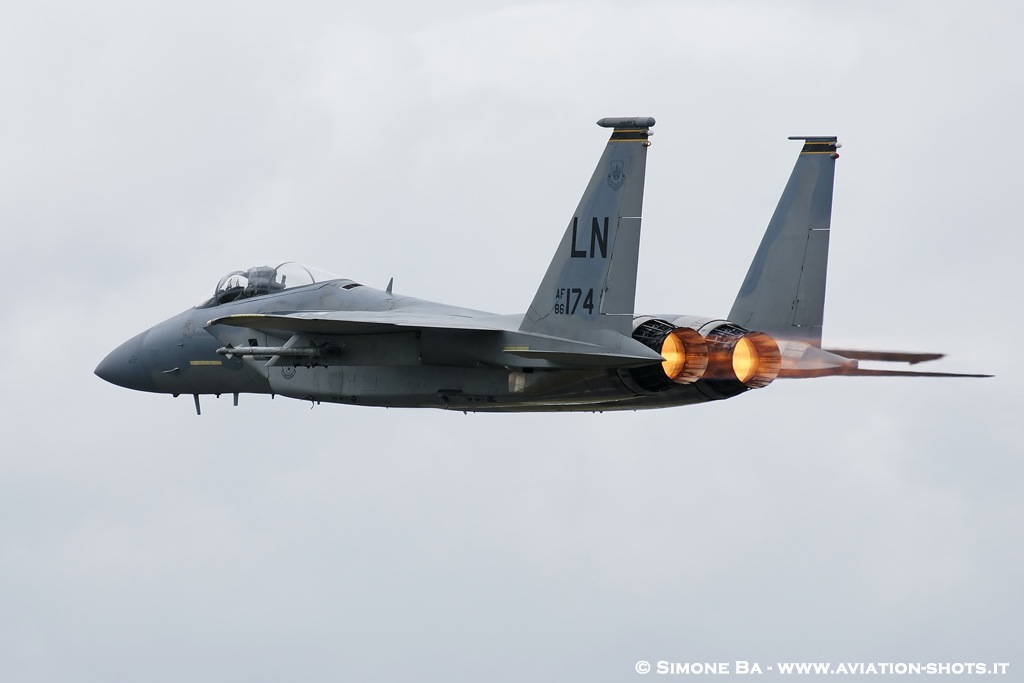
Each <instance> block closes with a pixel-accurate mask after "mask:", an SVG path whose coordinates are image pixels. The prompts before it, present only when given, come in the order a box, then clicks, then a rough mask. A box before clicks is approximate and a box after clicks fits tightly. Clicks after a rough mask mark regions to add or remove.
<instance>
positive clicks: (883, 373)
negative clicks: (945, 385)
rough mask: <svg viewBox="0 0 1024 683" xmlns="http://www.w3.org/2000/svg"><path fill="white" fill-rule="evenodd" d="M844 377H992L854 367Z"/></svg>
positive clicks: (958, 373) (845, 372)
mask: <svg viewBox="0 0 1024 683" xmlns="http://www.w3.org/2000/svg"><path fill="white" fill-rule="evenodd" d="M841 374H842V375H843V376H844V377H993V376H994V375H974V374H968V373H961V372H920V371H918V370H868V369H865V368H856V369H853V370H846V371H844V372H843V373H841Z"/></svg>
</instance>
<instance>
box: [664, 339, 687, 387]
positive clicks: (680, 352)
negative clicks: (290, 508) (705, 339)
mask: <svg viewBox="0 0 1024 683" xmlns="http://www.w3.org/2000/svg"><path fill="white" fill-rule="evenodd" d="M661 355H662V357H664V359H665V360H664V361H663V362H662V364H661V367H662V369H663V370H664V371H665V376H666V377H668V378H669V379H675V378H676V377H678V376H679V374H680V373H681V372H682V371H683V368H684V367H685V366H686V345H685V344H683V341H682V340H681V339H680V338H679V337H677V336H676V335H674V334H669V335H668V336H667V337H665V341H663V342H662V344H661Z"/></svg>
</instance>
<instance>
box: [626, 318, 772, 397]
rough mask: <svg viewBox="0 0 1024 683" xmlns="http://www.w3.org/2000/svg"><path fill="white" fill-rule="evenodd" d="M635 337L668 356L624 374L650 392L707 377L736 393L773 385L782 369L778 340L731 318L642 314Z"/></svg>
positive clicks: (636, 326) (636, 320)
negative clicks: (669, 316)
mask: <svg viewBox="0 0 1024 683" xmlns="http://www.w3.org/2000/svg"><path fill="white" fill-rule="evenodd" d="M633 339H635V340H637V341H638V342H640V343H642V344H644V345H645V346H647V347H648V348H651V349H653V350H655V351H657V352H658V353H660V354H661V355H662V357H663V358H664V359H665V360H664V361H663V362H662V363H661V364H660V365H649V366H644V367H640V368H632V369H630V370H629V371H628V372H627V373H626V375H624V379H628V380H629V381H630V383H631V384H632V385H635V388H637V389H639V390H642V391H645V392H658V391H664V390H665V389H668V388H670V387H672V386H673V385H677V384H693V383H695V382H697V381H699V380H707V381H710V382H712V383H714V384H716V385H717V386H719V388H720V389H726V387H727V386H732V387H735V389H726V391H727V392H728V393H730V394H731V393H733V392H735V391H743V390H744V389H757V388H761V387H766V386H768V385H769V384H771V383H772V381H773V380H774V379H775V378H776V377H778V375H779V371H780V370H781V368H782V354H781V353H780V352H779V346H778V344H777V343H776V342H775V340H774V339H772V338H771V337H770V336H768V335H767V334H764V333H763V332H751V331H750V330H747V329H744V328H742V327H740V326H739V325H735V324H733V323H730V322H729V321H727V320H717V319H708V318H696V317H693V316H683V317H680V318H676V319H675V320H672V321H671V322H670V321H668V320H664V319H662V318H653V317H650V316H643V317H637V318H634V320H633ZM720 382H725V383H726V385H721V384H718V383H720Z"/></svg>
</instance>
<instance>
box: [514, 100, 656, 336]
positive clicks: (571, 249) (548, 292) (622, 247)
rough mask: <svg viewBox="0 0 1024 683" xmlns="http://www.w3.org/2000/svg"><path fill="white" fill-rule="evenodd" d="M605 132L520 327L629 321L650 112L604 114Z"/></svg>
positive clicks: (574, 330)
mask: <svg viewBox="0 0 1024 683" xmlns="http://www.w3.org/2000/svg"><path fill="white" fill-rule="evenodd" d="M597 125H599V126H602V127H605V128H612V129H613V130H612V134H611V137H610V139H609V140H608V144H607V146H606V147H605V150H604V153H603V154H602V155H601V160H600V161H599V162H598V163H597V168H596V169H595V170H594V175H593V176H592V177H591V179H590V184H589V185H587V189H586V191H585V192H584V193H583V198H582V199H580V203H579V206H577V207H576V212H575V213H574V214H573V217H572V219H571V220H570V221H569V225H568V227H567V228H566V230H565V234H564V235H563V236H562V241H561V242H560V243H559V245H558V250H557V251H556V252H555V256H554V258H553V259H552V260H551V265H550V266H548V271H547V273H546V274H545V275H544V279H543V280H542V281H541V284H540V288H539V289H538V290H537V294H536V295H535V296H534V298H533V303H532V304H530V308H529V310H528V311H527V313H526V316H525V317H524V319H523V323H522V326H521V327H520V329H522V330H524V331H527V332H537V333H540V334H549V335H552V336H557V337H564V338H569V339H593V338H595V337H596V336H597V335H599V334H600V333H602V332H605V331H607V330H611V331H614V332H618V333H621V334H623V335H626V336H629V334H630V333H631V332H632V329H633V327H632V325H633V301H634V298H635V295H636V271H637V260H638V258H639V253H640V213H641V207H642V205H643V195H644V173H645V170H646V166H647V148H648V146H649V145H650V142H649V141H648V137H649V136H650V134H651V133H650V127H651V126H653V125H654V119H653V118H650V117H631V118H606V119H601V120H600V121H598V122H597Z"/></svg>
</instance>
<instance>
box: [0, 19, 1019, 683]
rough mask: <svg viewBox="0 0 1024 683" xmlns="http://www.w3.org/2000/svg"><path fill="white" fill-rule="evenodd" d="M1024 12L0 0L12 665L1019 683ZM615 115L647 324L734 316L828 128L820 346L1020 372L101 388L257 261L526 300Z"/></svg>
mask: <svg viewBox="0 0 1024 683" xmlns="http://www.w3.org/2000/svg"><path fill="white" fill-rule="evenodd" d="M1022 24H1024V9H1022V8H1021V7H1020V6H1018V4H1016V3H1010V2H1003V3H1000V2H991V3H958V2H900V3H872V2H868V3H853V4H851V3H846V4H838V3H827V4H826V3H813V2H782V3H775V6H774V7H769V6H768V5H767V4H765V3H749V4H747V3H737V2H725V3H721V2H719V3H713V2H635V3H632V4H629V5H623V4H622V3H602V2H586V3H583V2H568V3H558V4H546V3H537V4H533V3H525V2H522V3H521V2H506V3H469V2H449V3H445V2H441V3H431V4H429V5H426V4H422V5H421V4H416V3H376V4H374V5H372V6H368V7H353V6H344V5H342V4H337V3H320V2H306V3H298V4H291V5H283V4H281V5H270V4H269V3H262V4H261V3H256V4H254V3H244V2H233V3H216V4H213V5H210V4H208V3H173V4H172V3H139V2H123V3H118V2H103V3H92V4H90V5H89V6H88V8H85V6H83V5H80V4H78V3H57V2H52V3H7V4H5V5H3V6H2V7H0V63H3V64H5V65H6V66H5V67H4V68H3V69H2V70H0V112H2V120H3V125H2V126H0V151H2V152H0V186H2V187H3V191H2V192H0V226H2V230H3V237H4V255H5V256H6V258H5V259H4V261H5V263H6V265H7V268H8V273H7V282H8V283H10V284H12V285H13V288H10V287H9V288H8V296H7V297H5V298H4V299H3V300H2V301H0V326H2V327H0V329H3V330H4V331H5V333H6V335H7V348H6V353H4V354H3V359H2V360H0V372H2V381H3V387H4V392H3V398H2V401H3V406H2V408H3V410H2V411H0V426H2V427H3V431H4V433H5V434H6V435H7V446H6V447H5V448H4V452H3V454H2V455H0V678H2V679H3V680H11V681H112V680H145V681H175V682H177V681H182V680H190V681H261V680H266V681H278V680H303V681H336V680H413V679H419V680H452V681H475V680H499V681H523V680H536V681H544V680H551V681H564V680H600V681H605V680H607V681H620V680H643V679H642V677H641V676H639V675H637V674H636V673H634V670H633V666H634V663H635V662H636V661H637V660H639V659H649V660H651V661H657V660H659V659H665V660H671V661H722V660H725V661H728V660H735V659H745V660H759V661H761V662H762V663H774V662H776V661H788V660H797V661H829V660H831V661H991V662H1001V661H1010V662H1011V672H1012V670H1015V669H1019V668H1020V667H1024V659H1022V658H1021V657H1020V655H1021V654H1022V649H1021V645H1020V636H1019V630H1020V629H1019V627H1020V615H1021V613H1022V611H1024V596H1022V587H1021V586H1022V584H1021V581H1020V571H1019V568H1020V566H1021V564H1022V560H1024V553H1022V531H1021V530H1022V528H1024V527H1022V524H1024V503H1022V502H1021V501H1022V500H1024V495H1022V494H1024V486H1022V466H1021V454H1022V452H1024V437H1022V436H1021V429H1020V403H1021V402H1020V398H1019V389H1018V386H1017V385H1018V383H1019V381H1020V378H1021V371H1020V369H1019V367H1018V366H1017V364H1016V362H1017V361H1018V359H1019V356H1020V354H1019V352H1018V351H1017V346H1016V345H1017V340H1019V339H1020V338H1021V336H1022V335H1024V323H1022V322H1021V315H1020V305H1019V303H1018V299H1019V297H1018V290H1019V280H1020V253H1021V249H1022V246H1024V240H1022V237H1021V231H1020V225H1019V222H1020V219H1019V210H1018V205H1019V203H1020V201H1019V195H1018V192H1019V186H1020V184H1021V183H1020V181H1021V172H1020V170H1019V162H1018V160H1017V159H1016V156H1017V149H1016V148H1017V143H1016V139H1015V134H1016V132H1017V130H1018V128H1019V120H1020V117H1021V110H1022V101H1024V76H1022V73H1021V68H1020V67H1021V64H1022V63H1024V46H1022V44H1021V41H1020V37H1019V31H1020V26H1021V25H1022ZM619 115H652V116H655V117H656V118H657V119H658V124H657V125H656V126H655V128H654V129H653V130H654V132H655V136H654V138H653V143H654V145H653V147H652V148H651V150H650V155H649V162H648V169H647V192H646V200H645V209H644V218H645V220H644V238H643V243H642V246H641V265H640V268H641V272H640V278H639V282H638V292H637V310H638V311H639V312H647V311H673V312H678V313H695V314H708V315H724V314H725V313H727V312H728V310H729V306H730V304H731V302H732V298H733V296H734V295H735V292H736V289H737V288H738V286H739V284H740V281H741V280H742V278H743V275H744V273H745V272H746V268H747V265H748V263H749V260H750V258H751V256H752V255H753V252H754V250H755V248H756V246H757V244H758V241H759V240H760V236H761V233H762V231H763V230H764V227H765V225H766V224H767V221H768V218H769V217H770V215H771V212H772V210H773V209H774V206H775V202H776V200H777V199H778V195H779V193H780V192H781V190H782V187H783V185H784V184H785V181H786V178H787V177H788V174H789V171H790V169H791V168H792V165H793V163H794V162H795V160H796V155H797V152H798V151H799V143H795V142H790V141H787V140H786V137H787V136H788V135H796V134H836V135H838V136H839V139H840V141H841V142H842V143H843V144H844V147H843V149H842V150H841V158H840V159H839V161H838V162H837V163H838V165H837V171H836V192H835V205H834V212H833V231H832V245H831V246H832V251H831V258H830V273H829V290H828V297H827V304H826V318H825V335H824V336H825V341H826V344H833V345H837V346H838V345H849V346H862V347H869V348H882V349H893V350H914V351H942V352H947V353H949V354H950V357H949V358H948V359H946V360H943V361H941V362H939V363H937V364H935V365H934V369H936V370H947V371H952V372H957V371H960V372H971V371H980V372H994V373H996V374H997V375H998V376H997V377H996V378H994V379H989V380H948V381H943V380H927V379H924V380H910V379H892V380H881V379H879V380H873V379H868V378H848V379H846V378H834V379H825V380H820V381H791V382H783V381H779V382H776V383H775V384H773V385H772V386H770V387H768V388H767V389H765V390H761V391H752V392H749V393H748V394H746V395H743V396H741V397H738V398H735V399H732V400H730V401H725V402H719V403H715V404H709V405H704V406H697V407H692V408H680V409H672V410H663V411H655V412H647V413H629V414H621V415H618V414H614V415H613V414H605V415H522V416H519V415H496V416H489V415H469V416H463V415H462V414H448V413H444V412H440V411H403V410H382V409H358V408H351V407H337V406H319V407H316V408H314V409H312V410H311V409H310V406H309V405H308V404H303V403H300V402H296V401H288V400H284V399H277V400H271V399H269V398H267V397H260V396H248V397H247V396H243V397H242V400H241V405H240V406H239V407H238V408H233V407H232V406H231V401H230V398H227V397H226V398H222V399H220V400H219V401H218V400H214V399H209V400H206V401H205V403H204V414H203V416H202V417H201V418H197V417H196V416H195V414H194V412H193V409H192V405H191V399H189V398H187V397H186V398H182V399H178V400H172V399H171V398H169V397H167V396H157V395H147V394H137V393H133V392H129V391H127V390H123V389H119V388H117V387H114V386H111V385H108V384H106V383H104V382H102V381H101V380H99V379H98V378H96V377H94V376H93V375H92V370H93V368H94V367H95V365H96V363H98V362H99V360H100V359H101V358H102V357H103V356H104V354H105V353H107V352H108V351H109V350H111V349H112V348H113V347H114V346H116V345H117V344H119V343H120V342H122V341H123V340H124V339H126V338H128V337H129V336H131V335H133V334H135V333H137V332H139V331H141V330H142V329H144V328H146V327H148V326H150V325H153V324H155V323H157V322H159V321H160V320H162V319H164V318H166V317H169V316H170V315H172V314H174V313H176V312H178V311H180V310H182V309H184V308H185V307H187V306H190V305H193V304H195V303H198V302H199V301H200V300H201V299H203V298H205V297H206V296H208V295H209V294H210V292H211V291H212V289H213V287H214V285H215V284H216V282H217V279H218V278H219V277H220V276H221V275H222V274H224V273H225V272H227V271H229V270H233V269H236V268H240V267H245V266H248V265H251V264H252V263H254V262H257V261H264V260H265V261H273V260H297V261H301V262H307V263H310V264H312V265H315V266H318V267H321V268H324V269H327V270H330V271H333V272H336V273H338V274H340V275H344V276H347V277H352V278H354V279H356V280H359V281H361V282H364V283H365V284H368V285H373V286H377V287H383V286H384V285H385V284H386V283H387V281H388V278H390V277H392V276H394V277H395V289H396V291H401V292H403V293H409V294H412V295H415V296H419V297H422V298H426V299H431V300H437V301H445V302H449V303H453V304H458V305H463V306H467V307H471V308H478V309H484V310H493V311H496V312H500V313H513V312H521V311H523V310H525V308H526V307H527V305H528V304H529V301H530V299H531V298H532V296H533V293H534V290H535V288H536V285H537V283H538V282H539V281H540V278H541V276H542V275H543V272H544V269H545V268H546V267H547V264H548V261H549V259H550V255H551V251H552V250H553V249H554V247H555V245H556V243H557V241H558V239H559V237H560V235H561V232H562V230H563V229H564V227H565V224H566V221H567V220H568V218H569V217H570V213H571V211H572V209H573V207H574V206H575V204H576V201H577V200H578V198H579V195H580V193H581V192H582V190H583V188H584V186H585V184H586V182H587V179H588V178H589V176H590V173H591V171H592V170H593V165H594V163H595V162H596V161H597V159H598V156H599V155H600V151H601V148H602V145H603V144H604V142H605V139H606V137H607V131H603V130H602V129H599V128H597V127H596V126H595V125H594V123H593V122H594V121H595V120H597V119H598V118H600V117H603V116H619ZM1008 362H1009V365H1007V363H1008ZM806 678H807V679H808V680H810V677H806Z"/></svg>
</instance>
